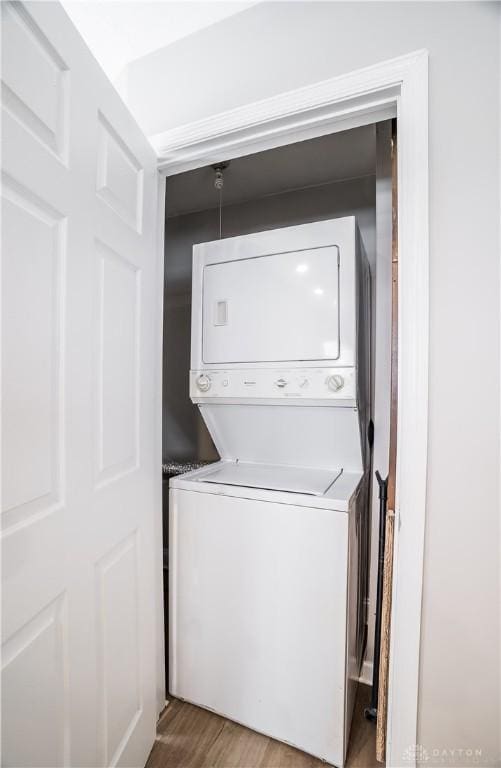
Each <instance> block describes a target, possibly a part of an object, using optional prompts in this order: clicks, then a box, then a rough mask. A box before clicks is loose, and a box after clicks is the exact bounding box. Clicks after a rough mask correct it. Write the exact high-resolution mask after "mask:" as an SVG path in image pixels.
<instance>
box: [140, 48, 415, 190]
mask: <svg viewBox="0 0 501 768" xmlns="http://www.w3.org/2000/svg"><path fill="white" fill-rule="evenodd" d="M423 55H425V54H424V53H423V51H417V52H414V53H411V54H408V55H406V56H401V57H399V58H397V59H391V60H390V61H385V62H382V63H380V64H374V65H373V66H370V67H364V68H363V69H359V70H356V71H354V72H350V73H348V74H345V75H339V76H338V77H333V78H331V79H329V80H323V81H321V82H319V83H314V84H313V85H310V86H304V87H303V88H298V89H297V90H294V91H288V92H287V93H281V94H278V95H277V96H272V97H270V98H267V99H263V100H262V101H257V102H254V103H252V104H245V105H244V106H241V107H237V108H236V109H232V110H229V111H227V112H221V113H219V114H217V115H213V116H211V117H207V118H205V119H203V120H199V121H197V122H194V123H190V124H188V125H182V126H179V127H177V128H172V129H170V130H168V131H164V132H162V133H157V134H154V135H152V136H150V137H149V140H150V142H151V143H152V145H153V147H154V148H155V150H156V152H157V154H158V157H159V167H160V168H161V169H162V170H163V171H164V173H166V175H168V176H169V175H172V174H174V173H181V172H182V171H188V170H191V169H193V168H200V167H203V166H205V165H210V164H211V163H215V162H218V161H221V160H230V159H232V158H235V157H241V156H242V155H246V154H251V153H254V152H259V151H262V150H265V149H272V148H273V147H277V146H283V145H285V144H289V143H292V142H295V141H300V140H304V139H307V138H315V137H317V136H322V135H325V134H327V133H334V132H335V131H340V130H346V129H348V128H353V127H356V126H358V125H364V124H367V123H369V122H374V121H375V120H382V119H386V118H389V117H394V116H395V106H396V100H397V96H398V93H399V90H400V85H401V83H402V82H403V80H404V79H405V78H406V77H407V75H408V73H409V71H410V69H411V68H412V67H413V66H414V64H415V63H416V61H418V60H419V59H420V58H422V56H423Z"/></svg>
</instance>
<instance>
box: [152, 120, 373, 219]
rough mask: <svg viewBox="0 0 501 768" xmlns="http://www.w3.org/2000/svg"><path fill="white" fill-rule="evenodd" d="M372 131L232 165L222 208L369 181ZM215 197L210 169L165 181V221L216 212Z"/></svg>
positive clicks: (294, 146)
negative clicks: (323, 186) (363, 178)
mask: <svg viewBox="0 0 501 768" xmlns="http://www.w3.org/2000/svg"><path fill="white" fill-rule="evenodd" d="M375 172H376V137H375V129H374V125H365V126H362V127H361V128H353V129H351V130H349V131H342V132H340V133H332V134H330V135H328V136H322V137H321V138H319V139H311V140H309V141H302V142H298V143H296V144H289V145H288V146H285V147H279V148H277V149H272V150H268V151H266V152H259V153H257V154H255V155H248V156H246V157H240V158H237V159H236V160H232V161H231V163H230V165H229V167H228V168H227V169H226V170H225V171H224V190H223V203H224V204H225V205H228V204H234V203H240V202H244V201H245V200H256V199H259V198H261V197H264V196H266V195H270V194H278V193H280V192H286V191H290V190H293V189H302V188H304V187H310V186H318V185H320V184H328V183H332V182H336V181H341V180H345V179H352V178H358V177H361V176H369V175H374V174H375ZM218 204H219V193H218V192H217V190H216V189H215V188H214V171H213V169H212V168H211V167H208V168H198V169H196V170H194V171H187V172H186V173H181V174H179V175H177V176H171V177H170V178H168V179H167V215H168V216H169V217H172V216H177V215H180V214H184V213H189V212H193V211H203V210H206V209H208V208H215V207H217V205H218Z"/></svg>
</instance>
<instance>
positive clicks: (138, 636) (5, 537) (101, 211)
mask: <svg viewBox="0 0 501 768" xmlns="http://www.w3.org/2000/svg"><path fill="white" fill-rule="evenodd" d="M1 12H2V26H3V29H2V37H3V61H2V119H3V126H2V127H3V146H2V161H3V162H2V197H3V255H2V273H3V274H2V351H3V360H2V371H3V373H2V389H3V391H2V418H3V424H2V481H3V482H2V534H1V535H2V569H3V573H2V581H3V608H2V675H3V681H2V753H3V754H2V765H4V766H20V767H22V768H28V766H37V767H38V766H50V768H55V766H77V767H83V766H109V765H110V766H111V765H124V766H125V765H127V766H142V765H144V763H145V761H146V759H147V756H148V753H149V751H150V749H151V746H152V744H153V740H154V736H155V723H156V714H157V712H156V709H157V708H156V701H155V658H156V648H155V640H156V638H155V617H154V613H155V610H154V607H155V597H154V596H155V589H156V573H155V562H156V558H155V556H154V552H155V547H156V546H160V542H158V541H155V537H154V531H155V525H157V524H158V517H157V515H159V514H160V510H159V509H157V508H156V507H157V506H158V504H157V499H158V498H159V495H158V490H159V483H160V476H159V473H160V466H159V464H160V457H159V456H157V455H156V447H155V446H156V444H157V441H156V439H155V434H157V431H156V430H157V427H156V420H157V417H159V414H157V413H155V402H156V392H155V382H156V378H155V377H156V374H155V371H157V370H158V360H156V359H155V356H156V355H157V353H158V349H159V344H158V333H159V329H160V327H161V318H160V317H158V316H157V315H158V313H159V312H160V308H159V306H158V305H157V303H156V301H155V297H156V295H157V290H156V283H157V279H158V278H157V231H156V218H157V170H156V158H155V156H154V153H153V151H152V150H151V148H150V146H149V145H148V143H147V141H146V139H145V137H144V136H143V134H142V133H141V131H140V130H139V128H138V127H137V125H136V124H135V122H134V120H133V119H132V117H131V116H130V114H129V113H128V111H127V109H126V108H125V106H124V105H123V103H122V102H121V100H120V98H119V97H118V95H117V93H116V92H115V90H114V89H113V87H112V86H111V84H110V83H109V81H108V80H107V79H106V77H105V75H104V74H103V72H102V71H101V70H100V68H99V66H98V65H97V63H96V61H95V60H94V59H93V57H92V55H91V54H90V52H89V51H88V50H87V48H86V47H85V45H84V43H83V41H82V39H81V38H80V37H79V35H78V34H77V32H76V31H75V29H74V28H73V26H72V24H71V23H70V21H69V19H68V17H67V16H66V14H65V13H64V11H63V9H62V8H61V6H59V5H58V4H57V3H36V2H34V3H26V4H21V3H13V4H11V3H8V2H3V3H1Z"/></svg>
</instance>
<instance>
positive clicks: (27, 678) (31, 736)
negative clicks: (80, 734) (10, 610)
mask: <svg viewBox="0 0 501 768" xmlns="http://www.w3.org/2000/svg"><path fill="white" fill-rule="evenodd" d="M68 672H69V667H68V645H67V613H66V597H65V595H64V594H63V595H60V596H59V597H58V598H56V599H55V600H54V601H53V602H52V603H50V604H49V605H48V606H46V607H45V608H43V609H42V610H41V611H40V612H39V613H37V614H36V615H35V616H34V617H33V618H32V619H31V620H30V621H28V622H27V623H26V624H25V625H23V626H22V627H20V628H19V629H18V631H17V632H15V633H14V634H13V635H12V636H11V637H9V638H8V639H7V640H6V642H5V643H4V644H3V646H2V713H3V714H2V742H3V745H2V765H4V766H23V768H42V767H45V766H46V768H58V767H59V766H61V768H62V767H63V766H68V765H69V764H70V763H69V761H70V740H69V739H70V727H69V700H68V695H69V678H68Z"/></svg>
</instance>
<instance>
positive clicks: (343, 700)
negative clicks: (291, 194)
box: [169, 217, 370, 766]
mask: <svg viewBox="0 0 501 768" xmlns="http://www.w3.org/2000/svg"><path fill="white" fill-rule="evenodd" d="M192 306H193V309H192V312H193V314H192V356H191V372H190V394H191V397H192V400H193V401H194V402H195V403H197V405H198V407H199V409H200V412H201V414H202V416H203V418H204V420H205V422H206V424H207V427H208V429H209V431H210V433H211V436H212V438H213V440H214V443H215V446H216V448H217V450H218V452H219V455H220V457H221V461H219V462H217V463H215V464H212V465H210V466H208V467H205V468H203V469H201V470H197V471H195V472H191V473H188V474H186V475H182V476H180V477H177V478H173V479H172V480H171V481H170V488H171V490H170V505H169V507H170V530H169V541H170V569H169V572H170V586H169V601H170V603H169V611H170V622H169V627H170V637H169V645H170V651H169V653H170V659H169V669H170V691H171V693H172V694H173V695H174V696H177V697H179V698H182V699H185V700H187V701H190V702H192V703H194V704H198V705H200V706H203V707H207V708H209V709H211V710H214V711H216V712H218V713H220V714H222V715H225V716H226V717H229V718H231V719H232V720H235V721H237V722H240V723H242V724H244V725H246V726H249V727H250V728H253V729H255V730H257V731H261V732H263V733H265V734H267V735H269V736H272V737H274V738H277V739H280V740H282V741H285V742H288V743H290V744H293V745H294V746H297V747H299V748H300V749H302V750H305V751H306V752H309V753H311V754H312V755H315V756H317V757H320V758H321V759H323V760H326V761H327V762H329V763H332V764H334V765H336V766H342V765H343V764H344V760H345V756H346V749H347V743H348V735H349V729H350V724H351V717H352V712H353V704H354V698H355V692H356V681H357V679H358V673H359V667H360V663H361V653H362V643H363V632H362V629H363V623H364V621H363V616H362V613H363V599H362V597H363V595H362V592H363V590H362V585H361V583H360V579H359V568H360V552H361V546H362V543H363V536H364V534H363V530H364V519H365V516H366V514H367V468H368V461H369V453H368V445H367V439H366V434H367V424H368V414H369V397H368V391H369V387H368V381H369V355H368V350H369V317H370V307H369V270H368V265H367V261H366V259H365V256H364V253H363V248H362V245H361V241H360V237H359V234H358V229H357V225H356V221H355V219H354V218H353V217H347V218H343V219H334V220H330V221H323V222H317V223H314V224H307V225H302V226H298V227H289V228H286V229H281V230H274V231H271V232H261V233H257V234H253V235H249V236H244V237H236V238H231V239H227V240H220V241H217V242H212V243H204V244H202V245H198V246H195V248H194V257H193V305H192Z"/></svg>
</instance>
